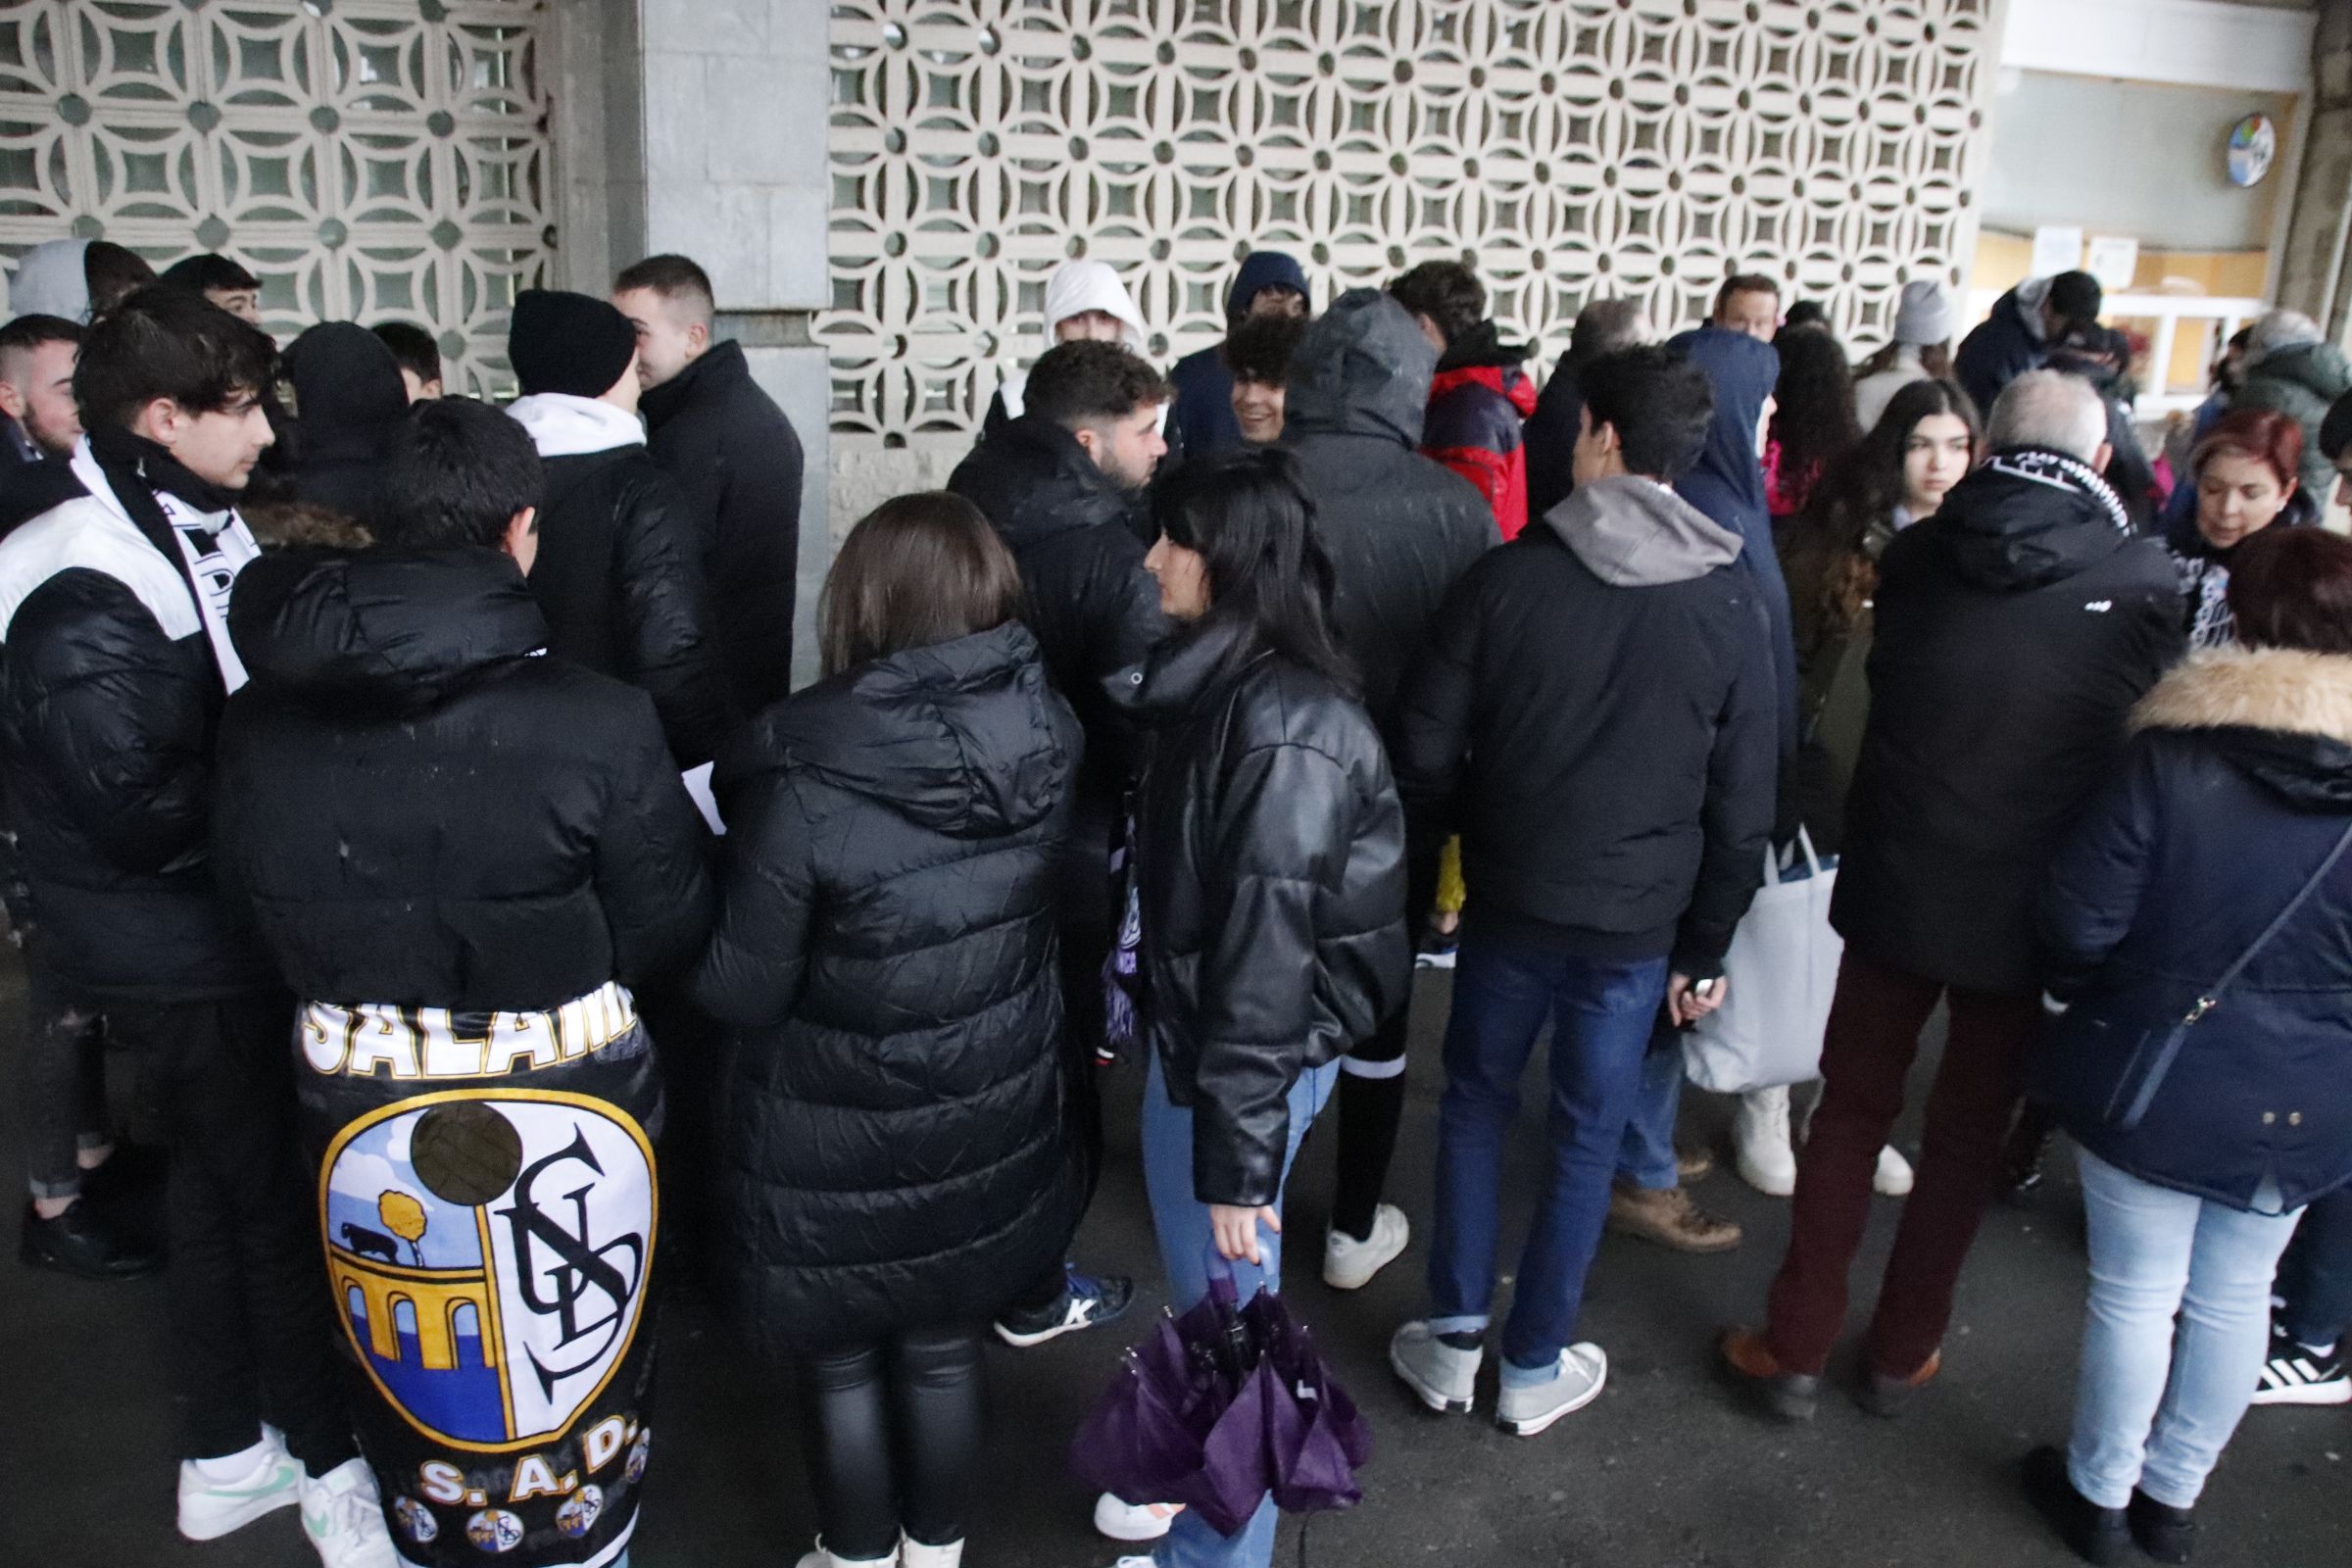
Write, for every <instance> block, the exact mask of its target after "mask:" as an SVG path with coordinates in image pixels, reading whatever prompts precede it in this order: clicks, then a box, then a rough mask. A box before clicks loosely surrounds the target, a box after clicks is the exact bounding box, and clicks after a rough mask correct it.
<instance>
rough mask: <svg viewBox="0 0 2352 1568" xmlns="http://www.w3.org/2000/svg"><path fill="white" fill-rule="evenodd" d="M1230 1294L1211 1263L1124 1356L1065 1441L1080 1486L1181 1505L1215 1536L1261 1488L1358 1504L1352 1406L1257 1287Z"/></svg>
mask: <svg viewBox="0 0 2352 1568" xmlns="http://www.w3.org/2000/svg"><path fill="white" fill-rule="evenodd" d="M1236 1296H1237V1293H1236V1291H1235V1289H1234V1283H1233V1271H1232V1269H1231V1268H1230V1267H1229V1266H1227V1264H1226V1263H1225V1260H1224V1259H1223V1258H1212V1259H1211V1260H1210V1265H1209V1280H1208V1295H1207V1296H1206V1297H1205V1298H1203V1299H1201V1300H1200V1301H1199V1302H1196V1303H1195V1304H1194V1305H1193V1307H1192V1308H1191V1309H1190V1310H1188V1311H1186V1312H1185V1313H1184V1314H1183V1315H1182V1316H1181V1317H1175V1316H1169V1315H1167V1314H1164V1313H1163V1314H1162V1315H1161V1318H1160V1320H1159V1322H1158V1324H1157V1325H1156V1326H1155V1327H1154V1328H1153V1329H1152V1335H1151V1337H1150V1338H1149V1339H1147V1340H1145V1341H1144V1342H1143V1343H1142V1344H1141V1345H1138V1346H1136V1347H1135V1348H1132V1349H1130V1350H1129V1351H1128V1352H1127V1353H1126V1355H1125V1356H1124V1357H1122V1358H1121V1361H1120V1365H1119V1370H1118V1373H1117V1374H1116V1375H1115V1376H1114V1377H1113V1378H1112V1380H1111V1385H1110V1387H1109V1388H1108V1389H1107V1390H1105V1391H1104V1392H1103V1397H1102V1398H1101V1399H1100V1400H1098V1401H1097V1402H1096V1404H1095V1407H1094V1409H1093V1410H1092V1411H1091V1412H1089V1414H1088V1415H1087V1418H1086V1419H1085V1421H1083V1422H1081V1423H1080V1424H1079V1427H1078V1435H1077V1437H1076V1438H1075V1439H1073V1440H1072V1442H1071V1444H1070V1465H1071V1468H1072V1469H1074V1470H1075V1471H1076V1472H1077V1474H1078V1477H1079V1479H1080V1480H1082V1481H1084V1482H1085V1483H1086V1484H1087V1485H1089V1486H1091V1487H1095V1488H1098V1489H1100V1490H1102V1491H1103V1492H1107V1493H1109V1494H1110V1495H1112V1496H1114V1497H1118V1498H1119V1499H1121V1500H1122V1501H1125V1502H1131V1503H1139V1504H1141V1503H1154V1502H1173V1503H1182V1504H1184V1505H1185V1506H1186V1507H1188V1508H1191V1509H1194V1510H1196V1511H1197V1512H1198V1514H1199V1515H1200V1517H1201V1521H1202V1522H1203V1523H1205V1524H1207V1525H1208V1526H1209V1528H1210V1529H1212V1530H1214V1531H1216V1532H1217V1533H1218V1534H1219V1535H1221V1536H1230V1535H1233V1534H1234V1533H1235V1532H1236V1531H1238V1530H1240V1529H1241V1528H1242V1526H1244V1525H1245V1524H1247V1523H1249V1521H1250V1515H1251V1514H1252V1513H1254V1512H1256V1510H1257V1505H1258V1500H1259V1499H1260V1498H1261V1497H1263V1496H1264V1495H1266V1494H1267V1493H1268V1492H1271V1493H1273V1494H1274V1501H1275V1505H1276V1506H1278V1507H1281V1508H1286V1509H1289V1510H1291V1511H1292V1512H1295V1513H1311V1512H1316V1511H1320V1510H1323V1509H1330V1508H1346V1507H1348V1506H1350V1505H1352V1504H1354V1503H1356V1502H1359V1501H1361V1500H1362V1499H1363V1493H1362V1491H1361V1490H1359V1489H1358V1488H1357V1486H1356V1484H1355V1472H1356V1470H1357V1469H1358V1468H1359V1467H1360V1466H1362V1465H1363V1464H1364V1463H1365V1462H1366V1461H1368V1460H1369V1459H1370V1458H1371V1456H1372V1435H1371V1433H1370V1431H1369V1430H1368V1429H1367V1428H1366V1427H1365V1425H1364V1422H1363V1419H1362V1417H1361V1416H1360V1415H1358V1414H1357V1412H1356V1408H1355V1401H1354V1400H1352V1399H1350V1398H1348V1395H1347V1393H1346V1391H1345V1390H1343V1389H1341V1387H1340V1386H1339V1383H1338V1382H1337V1380H1335V1379H1334V1378H1333V1377H1332V1375H1331V1369H1330V1368H1329V1367H1328V1366H1326V1365H1325V1364H1324V1362H1323V1358H1322V1356H1321V1354H1320V1353H1318V1352H1317V1351H1316V1349H1315V1347H1314V1341H1313V1339H1312V1338H1311V1337H1310V1336H1309V1335H1308V1334H1307V1332H1306V1329H1305V1328H1304V1326H1303V1325H1301V1324H1299V1322H1298V1320H1296V1319H1295V1318H1293V1317H1292V1316H1291V1314H1290V1310H1289V1308H1287V1307H1285V1306H1284V1305H1283V1304H1282V1298H1281V1297H1279V1296H1277V1295H1274V1294H1273V1293H1271V1292H1269V1291H1266V1290H1263V1289H1261V1290H1259V1291H1258V1293H1257V1295H1256V1296H1254V1297H1252V1298H1251V1299H1250V1303H1249V1304H1248V1305H1247V1306H1241V1307H1238V1308H1237V1306H1236V1304H1235V1301H1236Z"/></svg>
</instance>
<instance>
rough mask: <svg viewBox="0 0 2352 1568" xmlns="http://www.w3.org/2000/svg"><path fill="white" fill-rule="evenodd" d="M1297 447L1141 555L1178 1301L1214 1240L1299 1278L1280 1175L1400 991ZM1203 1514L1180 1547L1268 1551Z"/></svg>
mask: <svg viewBox="0 0 2352 1568" xmlns="http://www.w3.org/2000/svg"><path fill="white" fill-rule="evenodd" d="M1313 515H1314V507H1313V503H1312V502H1311V501H1310V500H1308V498H1307V496H1306V493H1305V491H1304V489H1303V488H1302V487H1301V486H1300V484H1299V477H1298V470H1297V466H1296V463H1295V460H1293V459H1292V457H1291V456H1290V454H1288V453H1287V452H1283V451H1279V450H1267V451H1260V452H1253V453H1250V454H1246V455H1240V456H1236V457H1233V458H1230V459H1227V460H1224V461H1221V462H1218V463H1215V464H1213V465H1206V466H1200V467H1196V468H1194V469H1192V470H1189V471H1188V472H1186V473H1184V474H1182V475H1180V476H1179V477H1178V479H1177V480H1176V482H1175V483H1173V484H1171V485H1170V486H1169V487H1168V489H1167V490H1166V491H1165V492H1164V493H1163V495H1162V497H1161V500H1160V509H1159V519H1160V524H1161V528H1162V532H1161V535H1160V539H1159V542H1158V543H1157V544H1156V545H1155V546H1153V547H1152V554H1151V556H1150V558H1149V559H1148V560H1147V562H1146V563H1145V564H1146V565H1147V566H1148V567H1149V568H1150V569H1151V571H1152V575H1153V576H1154V577H1156V578H1157V579H1158V580H1159V586H1160V608H1161V609H1162V610H1163V611H1165V612H1166V613H1167V614H1168V615H1169V616H1170V617H1171V618H1172V619H1174V620H1176V621H1177V622H1179V623H1180V624H1181V625H1182V626H1183V628H1184V629H1182V630H1181V631H1179V633H1178V634H1177V635H1176V636H1175V637H1173V638H1171V639H1170V640H1169V641H1168V642H1166V643H1164V644H1162V645H1161V646H1160V648H1159V649H1158V650H1157V651H1156V652H1155V653H1154V654H1153V656H1152V660H1151V662H1149V664H1148V665H1147V666H1146V667H1145V668H1143V669H1142V670H1139V671H1135V672H1133V673H1132V674H1131V675H1130V676H1129V677H1128V678H1129V679H1130V680H1132V681H1135V682H1137V683H1139V684H1140V686H1141V691H1140V692H1139V693H1138V697H1139V700H1140V706H1141V709H1142V711H1143V714H1144V718H1145V722H1146V723H1147V725H1148V726H1149V732H1148V739H1147V750H1146V760H1145V763H1144V771H1143V778H1142V782H1141V784H1140V786H1139V788H1138V791H1137V797H1136V847H1137V883H1138V891H1139V894H1140V907H1141V912H1142V937H1141V948H1140V958H1141V971H1142V978H1143V998H1144V1001H1143V1005H1142V1009H1141V1012H1142V1023H1143V1032H1144V1036H1145V1038H1146V1040H1147V1041H1148V1042H1149V1044H1150V1068H1149V1082H1148V1085H1147V1087H1146V1090H1145V1097H1144V1113H1143V1114H1144V1125H1143V1143H1144V1165H1145V1179H1146V1183H1147V1186H1148V1187H1149V1190H1150V1192H1151V1198H1152V1221H1153V1224H1154V1226H1155V1227H1156V1229H1157V1231H1158V1233H1159V1246H1160V1254H1161V1257H1162V1259H1163V1261H1164V1262H1165V1264H1166V1267H1167V1270H1168V1277H1169V1281H1170V1285H1171V1287H1172V1291H1173V1295H1174V1297H1175V1304H1176V1306H1177V1307H1178V1309H1180V1310H1181V1309H1182V1308H1184V1307H1187V1306H1190V1305H1191V1304H1192V1303H1193V1302H1195V1301H1197V1300H1199V1299H1201V1296H1202V1295H1204V1294H1205V1292H1206V1289H1207V1284H1206V1267H1207V1264H1206V1254H1207V1251H1208V1250H1209V1249H1210V1248H1211V1247H1213V1248H1214V1249H1215V1250H1216V1251H1217V1252H1218V1253H1220V1254H1221V1255H1223V1256H1224V1257H1226V1258H1228V1259H1230V1260H1232V1261H1233V1263H1234V1265H1235V1268H1234V1273H1235V1277H1236V1283H1237V1284H1238V1285H1239V1287H1240V1290H1241V1293H1242V1297H1243V1299H1248V1298H1249V1297H1250V1294H1251V1293H1252V1292H1253V1291H1254V1290H1255V1289H1256V1287H1257V1285H1258V1284H1259V1283H1260V1282H1261V1281H1262V1282H1263V1283H1264V1284H1265V1285H1266V1286H1267V1287H1268V1288H1269V1289H1274V1288H1278V1287H1279V1284H1280V1279H1281V1268H1280V1258H1281V1253H1280V1236H1281V1230H1282V1212H1281V1205H1282V1189H1283V1183H1284V1178H1285V1177H1286V1176H1287V1174H1288V1173H1289V1170H1290V1166H1291V1161H1292V1159H1293V1158H1294V1157H1295V1156H1296V1154H1297V1153H1298V1150H1299V1140H1300V1139H1301V1138H1303V1137H1304V1136H1305V1133H1306V1129H1307V1125H1308V1124H1309V1123H1310V1122H1311V1121H1312V1120H1313V1119H1314V1116H1315V1113H1316V1112H1317V1111H1319V1110H1320V1109H1321V1108H1322V1106H1323V1103H1324V1102H1325V1100H1326V1099H1328V1098H1329V1096H1330V1093H1331V1084H1332V1079H1333V1077H1334V1076H1335V1074H1336V1071H1337V1063H1338V1060H1339V1058H1340V1057H1341V1056H1343V1055H1345V1054H1347V1053H1348V1049H1349V1048H1350V1047H1352V1046H1353V1045H1355V1044H1356V1043H1357V1042H1359V1041H1361V1040H1363V1039H1365V1038H1367V1037H1368V1036H1369V1035H1370V1034H1371V1033H1372V1031H1373V1029H1374V1028H1375V1027H1377V1026H1378V1025H1379V1023H1380V1022H1381V1021H1382V1020H1383V1019H1384V1018H1385V1017H1387V1016H1388V1014H1389V1013H1390V1011H1391V1010H1393V1009H1394V1008H1396V1007H1398V1006H1401V1005H1403V1003H1404V991H1403V983H1404V981H1405V979H1406V977H1407V976H1409V974H1410V973H1411V967H1410V956H1409V954H1408V951H1407V948H1406V940H1405V933H1404V814H1403V809H1402V808H1401V807H1400V806H1399V805H1398V804H1397V789H1396V786H1395V784H1394V783H1393V782H1392V781H1391V779H1390V777H1389V764H1388V759H1387V757H1386V755H1385V754H1384V753H1383V752H1382V750H1381V745H1380V736H1379V734H1378V732H1377V731H1376V730H1375V729H1374V728H1373V725H1372V720H1371V718H1370V716H1369V715H1368V714H1367V713H1366V712H1365V711H1364V708H1363V705H1362V704H1361V703H1360V702H1359V701H1358V700H1357V698H1356V696H1355V691H1354V686H1353V681H1352V677H1351V676H1350V674H1349V671H1348V664H1347V662H1346V660H1345V659H1344V658H1343V657H1342V656H1341V654H1340V652H1339V648H1338V644H1337V642H1336V640H1335V639H1334V637H1333V635H1332V631H1331V620H1330V605H1331V591H1332V589H1331V584H1332V573H1331V564H1330V563H1329V561H1328V560H1327V559H1326V558H1325V556H1324V554H1323V550H1322V547H1321V546H1320V545H1319V544H1318V543H1317V542H1316V539H1315V535H1314V528H1313ZM1245 1532H1246V1536H1245V1541H1244V1542H1243V1543H1240V1545H1241V1547H1242V1549H1241V1551H1240V1552H1239V1554H1238V1556H1237V1555H1236V1554H1235V1552H1234V1546H1235V1544H1229V1543H1225V1542H1222V1541H1220V1540H1218V1539H1217V1538H1215V1537H1214V1536H1213V1534H1212V1533H1210V1532H1209V1531H1208V1529H1207V1527H1206V1526H1205V1525H1203V1524H1201V1523H1200V1522H1199V1521H1198V1520H1197V1519H1196V1518H1195V1517H1194V1516H1193V1515H1192V1514H1190V1513H1187V1514H1184V1515H1180V1516H1179V1517H1178V1520H1177V1523H1176V1526H1175V1529H1174V1530H1173V1531H1172V1532H1171V1533H1170V1536H1169V1550H1170V1551H1171V1553H1172V1556H1171V1557H1170V1559H1169V1560H1170V1561H1173V1562H1176V1563H1180V1564H1181V1563H1192V1562H1195V1561H1215V1562H1219V1563H1225V1562H1234V1561H1241V1562H1248V1563H1254V1564H1263V1563H1265V1562H1267V1561H1268V1560H1269V1559H1270V1557H1271V1554H1272V1551H1273V1544H1274V1507H1273V1504H1272V1502H1271V1500H1269V1501H1267V1502H1266V1503H1265V1504H1263V1505H1262V1506H1261V1507H1260V1508H1259V1510H1258V1513H1257V1516H1256V1517H1255V1518H1253V1519H1252V1520H1251V1521H1250V1524H1249V1525H1248V1526H1246V1527H1245Z"/></svg>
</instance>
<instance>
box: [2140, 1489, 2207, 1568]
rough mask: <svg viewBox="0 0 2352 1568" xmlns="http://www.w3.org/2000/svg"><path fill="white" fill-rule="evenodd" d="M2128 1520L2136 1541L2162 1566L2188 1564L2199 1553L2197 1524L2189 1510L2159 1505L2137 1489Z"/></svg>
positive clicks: (2170, 1505) (2167, 1503) (2163, 1503)
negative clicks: (2173, 1563)
mask: <svg viewBox="0 0 2352 1568" xmlns="http://www.w3.org/2000/svg"><path fill="white" fill-rule="evenodd" d="M2124 1517H2125V1518H2126V1519H2127V1520H2129V1521H2130V1522H2131V1539H2132V1540H2133V1541H2136V1542H2138V1543H2139V1549H2140V1550H2142V1551H2144V1552H2146V1553H2147V1554H2148V1555H2149V1556H2151V1557H2153V1558H2155V1559H2156V1560H2157V1561H2158V1562H2186V1561H2188V1559H2189V1555H2190V1554H2191V1553H2192V1552H2194V1551H2195V1550H2196V1545H2197V1521H2196V1519H2195V1517H2194V1516H2193V1514H2192V1511H2191V1510H2189V1509H2187V1508H2176V1507H2174V1506H2173V1505H2172V1504H2171V1503H2169V1502H2158V1501H2157V1500H2156V1499H2155V1498H2154V1497H2151V1496H2149V1495H2147V1494H2146V1493H2144V1492H2141V1491H2140V1490H2139V1489H2137V1488H2136V1487H2135V1488H2133V1489H2132V1492H2131V1506H2130V1507H2129V1508H2126V1509H2125V1510H2124Z"/></svg>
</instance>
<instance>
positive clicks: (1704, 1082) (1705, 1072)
mask: <svg viewBox="0 0 2352 1568" xmlns="http://www.w3.org/2000/svg"><path fill="white" fill-rule="evenodd" d="M1837 884H1838V867H1837V863H1836V862H1835V861H1832V862H1831V863H1830V864H1829V865H1828V866H1826V867H1825V866H1824V865H1823V864H1822V863H1821V860H1820V858H1818V857H1817V856H1815V855H1814V853H1813V839H1812V835H1810V834H1808V833H1806V832H1804V831H1802V830H1801V829H1800V830H1799V831H1798V833H1797V836H1796V844H1795V847H1794V853H1793V854H1792V856H1791V857H1790V863H1789V865H1788V866H1787V867H1786V868H1784V867H1783V866H1782V865H1781V864H1780V859H1779V857H1777V856H1775V855H1774V854H1773V853H1772V851H1770V850H1769V849H1768V850H1766V851H1765V852H1764V885H1763V886H1762V887H1761V888H1759V889H1757V890H1756V901H1755V903H1753V904H1752V905H1750V906H1748V910H1747V917H1746V918H1745V919H1743V920H1741V921H1740V928H1739V930H1737V931H1735V932H1734V933H1732V946H1731V951H1730V952H1728V953H1726V954H1725V955H1724V957H1723V973H1724V978H1725V979H1726V980H1727V981H1728V982H1729V984H1730V989H1729V990H1728V991H1727V992H1726V993H1725V995H1724V999H1723V1005H1722V1006H1720V1007H1718V1008H1716V1009H1715V1010H1714V1011H1713V1012H1711V1013H1709V1014H1708V1015H1707V1016H1706V1017H1704V1018H1701V1019H1699V1020H1698V1022H1697V1023H1695V1024H1693V1025H1691V1029H1690V1032H1689V1033H1687V1034H1686V1035H1685V1036H1684V1037H1683V1059H1684V1066H1685V1069H1686V1070H1687V1071H1688V1072H1689V1074H1690V1077H1691V1082H1692V1083H1694V1084H1696V1085H1698V1087H1699V1088H1701V1089H1707V1090H1712V1091H1714V1092H1715V1093H1717V1094H1723V1095H1740V1094H1745V1093H1747V1091H1749V1090H1751V1089H1770V1088H1773V1087H1776V1086H1777V1085H1781V1084H1798V1083H1805V1082H1808V1081H1810V1080H1812V1079H1815V1078H1818V1077H1820V1076H1821V1035H1822V1031H1823V1029H1824V1028H1826V1027H1827V1026H1828V1024H1829V1021H1830V997H1831V994H1832V993H1833V992H1835V991H1836V990H1837V989H1838V959H1839V957H1840V956H1842V955H1843V953H1844V951H1845V944H1844V943H1843V942H1841V941H1839V940H1838V933H1837V932H1835V931H1833V930H1831V929H1830V892H1831V890H1832V889H1833V888H1835V887H1836V886H1837Z"/></svg>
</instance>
